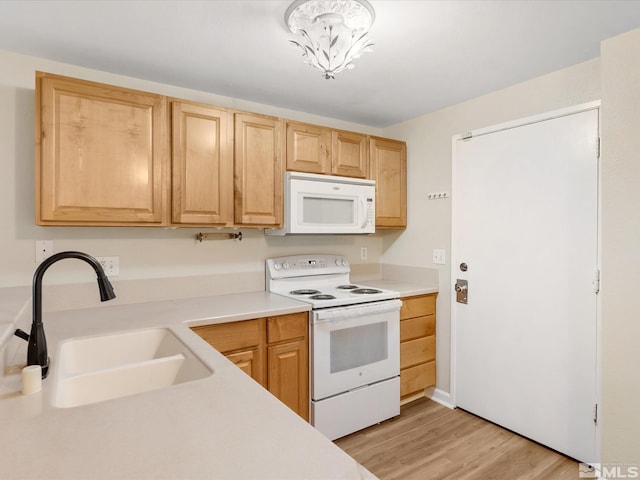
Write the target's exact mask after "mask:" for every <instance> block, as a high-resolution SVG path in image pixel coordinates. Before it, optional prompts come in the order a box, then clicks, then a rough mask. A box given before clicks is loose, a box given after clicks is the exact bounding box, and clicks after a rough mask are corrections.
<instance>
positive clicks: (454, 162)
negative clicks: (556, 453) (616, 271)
mask: <svg viewBox="0 0 640 480" xmlns="http://www.w3.org/2000/svg"><path fill="white" fill-rule="evenodd" d="M589 110H598V135H600V132H601V125H602V123H601V101H600V100H595V101H593V102H588V103H583V104H580V105H575V106H573V107H567V108H562V109H558V110H553V111H550V112H545V113H542V114H538V115H533V116H530V117H524V118H520V119H517V120H512V121H508V122H504V123H500V124H497V125H492V126H489V127H483V128H479V129H476V130H471V131H469V132H467V133H465V134H456V135H453V136H452V137H451V262H450V265H449V269H450V270H449V273H450V281H451V285H450V286H449V293H450V308H451V345H450V362H451V381H450V388H451V403H452V405H453V406H454V407H455V408H457V402H456V329H457V323H456V292H455V288H453V286H454V284H455V279H456V278H457V277H456V276H457V272H456V265H455V263H454V261H455V259H456V258H457V252H456V240H457V236H456V233H455V232H456V217H457V208H458V205H457V204H458V202H457V200H456V199H457V191H456V185H457V177H456V170H457V166H458V158H457V142H459V141H461V140H463V139H465V138H470V137H478V136H481V135H487V134H490V133H496V132H500V131H503V130H509V129H512V128H518V127H523V126H526V125H531V124H534V123H540V122H545V121H547V120H553V119H554V118H559V117H564V116H568V115H573V114H577V113H582V112H586V111H589ZM600 143H602V141H600ZM600 159H601V156H600V154H599V155H598V172H597V177H598V186H597V190H598V191H597V213H596V215H597V230H598V231H597V242H598V245H597V259H596V265H595V268H597V269H598V270H599V271H600V273H601V275H600V276H601V277H602V266H601V261H602V252H601V247H602V197H601V195H602V188H601V185H602V178H601V172H602V169H601V168H600ZM601 283H602V281H601ZM600 290H602V288H600ZM601 332H602V306H601V301H600V295H599V294H598V295H596V365H595V375H596V382H595V384H596V400H595V401H596V403H597V405H598V406H599V408H598V422H597V424H596V428H595V435H596V442H595V456H596V458H594V459H593V462H596V463H597V462H600V458H601V443H602V442H601V440H602V439H601V425H602V415H601V411H602V408H600V407H601V405H602V392H601V390H602V389H601V384H602V382H601V379H602V367H601V363H602V362H601V351H602V346H601V339H602V333H601ZM594 413H595V412H594Z"/></svg>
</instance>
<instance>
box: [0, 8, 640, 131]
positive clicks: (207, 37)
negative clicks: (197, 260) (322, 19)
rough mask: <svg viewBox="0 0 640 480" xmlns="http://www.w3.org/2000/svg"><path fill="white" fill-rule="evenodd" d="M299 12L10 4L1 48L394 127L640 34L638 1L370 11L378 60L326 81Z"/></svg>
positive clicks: (1, 19) (3, 12) (0, 30)
mask: <svg viewBox="0 0 640 480" xmlns="http://www.w3.org/2000/svg"><path fill="white" fill-rule="evenodd" d="M291 1H292V0H291ZM291 1H289V0H284V1H281V0H253V1H241V0H230V1H226V0H209V1H189V0H183V1H172V0H162V1H155V0H128V1H118V0H92V1H56V0H44V1H37V0H32V1H23V0H20V1H5V0H0V49H2V50H9V51H13V52H18V53H22V54H27V55H33V56H38V57H44V58H49V59H52V60H57V61H60V62H65V63H70V64H74V65H80V66H85V67H89V68H94V69H98V70H104V71H107V72H112V73H118V74H123V75H128V76H132V77H138V78H143V79H148V80H153V81H157V82H161V83H167V84H171V85H177V86H182V87H187V88H191V89H196V90H202V91H207V92H212V93H216V94H220V95H224V96H229V97H235V98H241V99H245V100H250V101H255V102H259V103H265V104H269V105H275V106H279V107H283V108H288V109H291V110H298V111H304V112H308V113H313V114H317V115H322V116H326V117H331V118H337V119H342V120H347V121H351V122H356V123H360V124H364V125H370V126H375V127H385V126H388V125H392V124H395V123H398V122H401V121H403V120H407V119H409V118H414V117H417V116H419V115H422V114H424V113H428V112H431V111H434V110H438V109H441V108H443V107H446V106H449V105H453V104H456V103H459V102H461V101H464V100H467V99H470V98H474V97H477V96H479V95H482V94H485V93H489V92H492V91H495V90H498V89H500V88H504V87H506V86H509V85H513V84H515V83H518V82H521V81H524V80H528V79H530V78H534V77H537V76H540V75H543V74H545V73H549V72H552V71H555V70H558V69H561V68H564V67H567V66H570V65H574V64H576V63H580V62H583V61H586V60H589V59H592V58H596V57H598V56H599V54H600V42H601V41H602V40H603V39H606V38H610V37H612V36H615V35H617V34H619V33H622V32H626V31H629V30H632V29H634V28H637V27H640V0H622V1H615V0H605V1H598V0H582V1H563V0H551V1H544V0H538V1H535V0H533V1H519V0H511V1H506V0H505V1H482V0H473V1H455V0H448V1H435V0H433V1H419V0H408V1H405V0H370V3H371V4H372V6H373V7H374V9H375V11H376V20H375V23H374V25H373V27H372V28H371V31H370V35H371V37H372V38H373V39H374V41H375V44H376V45H375V46H374V47H373V52H372V53H367V54H364V55H363V56H362V57H361V58H360V59H358V60H356V68H355V69H353V70H350V71H345V72H343V73H341V74H339V75H337V76H336V79H335V80H325V79H324V78H323V77H322V75H321V73H320V72H318V71H316V70H314V69H312V68H311V67H309V66H308V65H306V64H304V63H303V61H302V57H301V52H300V50H299V49H298V48H297V47H295V46H293V45H290V44H289V43H288V39H289V34H288V30H287V29H286V27H285V24H284V12H285V10H286V9H287V7H288V6H289V4H290V3H291Z"/></svg>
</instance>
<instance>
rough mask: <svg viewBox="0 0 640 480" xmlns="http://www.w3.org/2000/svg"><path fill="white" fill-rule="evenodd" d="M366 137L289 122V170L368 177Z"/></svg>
mask: <svg viewBox="0 0 640 480" xmlns="http://www.w3.org/2000/svg"><path fill="white" fill-rule="evenodd" d="M368 153H369V152H368V143H367V136H366V135H363V134H360V133H355V132H345V131H341V130H332V129H330V128H326V127H321V126H318V125H309V124H306V123H298V122H287V170H290V171H295V172H308V173H321V174H325V175H341V176H345V177H358V178H366V177H367V175H368V172H369V168H368V164H369V154H368Z"/></svg>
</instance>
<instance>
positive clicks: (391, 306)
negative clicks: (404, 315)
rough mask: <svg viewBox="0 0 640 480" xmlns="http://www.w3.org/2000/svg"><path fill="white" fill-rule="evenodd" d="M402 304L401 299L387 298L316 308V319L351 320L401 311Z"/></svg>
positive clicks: (323, 320) (322, 320)
mask: <svg viewBox="0 0 640 480" xmlns="http://www.w3.org/2000/svg"><path fill="white" fill-rule="evenodd" d="M401 306H402V301H401V300H385V301H383V302H375V303H366V304H360V305H352V306H349V307H338V308H328V309H326V310H315V311H314V312H313V318H314V321H320V322H335V321H340V320H349V319H351V318H355V317H363V316H366V315H376V314H378V313H387V312H395V311H399V310H400V307H401Z"/></svg>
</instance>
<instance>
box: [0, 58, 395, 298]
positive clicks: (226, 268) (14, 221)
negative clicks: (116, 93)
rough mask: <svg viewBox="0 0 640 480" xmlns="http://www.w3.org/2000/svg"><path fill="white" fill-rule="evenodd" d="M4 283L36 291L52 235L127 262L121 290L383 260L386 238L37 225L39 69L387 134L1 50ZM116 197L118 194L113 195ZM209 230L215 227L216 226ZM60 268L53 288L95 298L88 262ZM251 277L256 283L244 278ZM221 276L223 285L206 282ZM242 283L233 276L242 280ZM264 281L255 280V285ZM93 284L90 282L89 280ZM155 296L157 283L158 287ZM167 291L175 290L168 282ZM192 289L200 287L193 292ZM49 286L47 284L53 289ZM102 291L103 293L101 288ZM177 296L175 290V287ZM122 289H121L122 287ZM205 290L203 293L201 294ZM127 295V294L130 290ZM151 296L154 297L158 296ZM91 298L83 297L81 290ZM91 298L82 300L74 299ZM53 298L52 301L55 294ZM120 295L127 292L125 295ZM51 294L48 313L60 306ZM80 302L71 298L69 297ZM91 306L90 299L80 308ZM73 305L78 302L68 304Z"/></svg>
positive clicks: (52, 275)
mask: <svg viewBox="0 0 640 480" xmlns="http://www.w3.org/2000/svg"><path fill="white" fill-rule="evenodd" d="M0 65H2V68H0V162H2V173H3V174H2V176H0V204H1V205H2V208H1V209H0V225H2V229H1V230H0V287H6V286H17V285H28V284H30V283H31V277H32V275H33V272H34V269H35V268H36V263H35V258H34V249H35V245H34V241H35V240H36V239H51V240H53V241H54V251H56V252H57V251H63V250H70V249H73V250H81V251H86V252H88V253H90V254H92V255H96V256H119V257H120V273H121V275H120V277H119V278H118V279H116V281H115V282H114V284H116V288H117V284H118V283H119V282H126V281H130V280H131V281H135V280H138V279H159V278H163V277H173V278H181V279H185V278H193V279H195V280H194V281H193V282H192V283H191V284H188V283H184V282H183V283H182V285H181V287H180V288H178V289H176V292H178V291H179V293H175V295H187V294H189V293H191V294H205V293H206V292H207V291H209V293H217V291H211V290H207V289H208V288H209V287H211V288H215V286H216V285H219V286H221V287H224V288H226V291H224V293H227V291H228V290H229V289H231V290H234V289H235V290H238V289H240V290H241V291H242V290H243V289H244V290H246V289H249V290H251V289H256V288H264V282H263V280H262V275H263V274H262V272H263V271H264V266H263V265H264V259H265V258H269V257H272V256H278V255H288V254H296V253H339V254H343V255H345V256H346V257H347V258H348V259H349V261H350V262H351V263H353V264H356V265H357V264H361V263H362V262H361V260H360V247H361V246H366V247H368V260H367V262H368V263H371V264H375V263H378V262H379V261H380V259H381V254H382V243H383V237H382V235H383V234H381V235H376V236H331V237H320V236H314V237H304V238H302V237H296V238H293V237H286V238H276V237H268V238H265V237H264V236H263V233H262V230H251V229H242V231H243V234H244V236H245V238H244V240H243V241H242V242H237V241H231V240H224V241H210V242H204V243H196V242H195V240H194V235H195V233H197V232H198V231H200V230H202V229H192V228H186V229H161V228H142V227H138V228H129V227H101V228H99V227H94V228H80V227H38V226H36V225H35V223H34V84H35V71H36V70H42V71H46V72H51V73H56V74H61V75H68V76H72V77H77V78H83V79H87V80H92V81H98V82H103V83H108V84H112V85H120V86H124V87H129V88H135V89H139V90H145V91H150V92H156V93H160V94H165V95H172V96H175V97H179V98H185V99H191V100H197V101H201V102H206V103H210V104H213V105H219V106H224V107H233V108H238V109H242V110H247V111H252V112H257V113H264V114H269V115H277V116H280V117H284V118H291V119H296V120H300V121H306V122H311V123H316V124H320V125H327V126H331V127H336V128H342V129H346V130H353V131H359V132H363V133H370V134H376V135H379V134H380V133H381V131H380V130H379V129H376V128H373V127H368V126H364V125H357V124H352V123H348V122H343V121H339V120H335V119H329V118H322V117H317V116H313V115H309V114H305V113H302V112H295V111H288V110H283V109H279V108H276V107H271V106H268V105H262V104H255V103H250V102H246V101H242V100H238V99H233V98H228V97H222V96H219V95H214V94H210V93H205V92H199V91H194V90H188V89H184V88H178V87H173V86H170V85H163V84H159V83H154V82H150V81H145V80H140V79H135V78H129V77H124V76H121V75H115V74H110V73H106V72H99V71H96V70H90V69H86V68H82V67H78V66H73V65H67V64H62V63H57V62H53V61H49V60H45V59H40V58H34V57H28V56H24V55H18V54H14V53H10V52H3V51H0ZM114 194H117V193H114ZM209 231H211V230H209ZM63 263H64V264H56V265H55V266H53V267H52V268H51V269H50V270H49V271H48V272H47V275H46V277H45V284H46V285H51V284H75V283H84V282H90V284H92V286H91V287H90V288H91V292H89V293H90V296H91V299H92V300H93V298H94V297H96V295H97V293H96V292H97V290H95V288H94V287H95V282H94V276H93V273H92V272H90V270H88V269H87V268H86V266H85V265H83V264H82V263H81V262H63ZM247 273H251V274H252V275H251V276H249V277H246V278H250V281H248V282H245V281H244V280H245V279H246V278H245V277H243V276H242V275H243V274H247ZM211 276H217V277H219V278H221V279H222V281H221V282H217V283H216V282H212V283H210V284H209V283H206V281H204V280H203V279H207V278H210V277H211ZM234 279H235V280H234ZM256 279H257V280H256ZM134 283H135V288H136V289H137V290H136V291H137V292H138V293H139V294H140V295H138V296H137V298H138V299H145V297H144V292H143V291H142V290H144V286H143V284H142V283H141V282H134ZM87 285H88V284H87ZM154 285H155V288H153V287H150V289H151V290H152V291H155V290H156V289H157V286H158V282H155V283H154ZM164 286H165V287H167V284H166V283H165V284H164ZM194 289H196V290H198V289H200V290H198V291H195V292H194V291H193V290H194ZM47 290H49V288H48V287H47ZM94 290H95V291H94ZM168 290H171V286H169V287H168ZM121 291H122V289H121ZM203 292H205V293H203ZM124 293H125V295H124V296H126V294H127V293H128V292H124ZM151 293H153V292H151ZM83 294H84V292H83ZM76 296H77V297H83V296H84V295H76ZM49 297H51V295H49ZM120 298H122V296H120ZM59 300H60V299H59V298H57V299H53V298H49V300H47V292H45V302H44V305H45V308H48V307H51V304H52V301H59ZM66 300H67V301H71V302H73V301H74V299H73V298H67V299H66ZM79 305H80V306H84V304H83V303H80V304H79ZM69 306H73V305H69Z"/></svg>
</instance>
